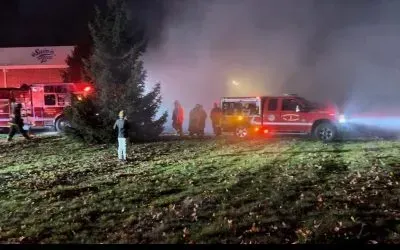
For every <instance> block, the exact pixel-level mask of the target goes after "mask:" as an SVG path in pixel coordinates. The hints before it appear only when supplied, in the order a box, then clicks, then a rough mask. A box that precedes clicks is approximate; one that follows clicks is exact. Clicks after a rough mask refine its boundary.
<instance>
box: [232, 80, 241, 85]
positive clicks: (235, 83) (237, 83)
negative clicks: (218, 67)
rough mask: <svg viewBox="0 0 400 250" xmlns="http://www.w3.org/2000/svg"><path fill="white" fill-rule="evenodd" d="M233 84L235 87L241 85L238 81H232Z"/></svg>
mask: <svg viewBox="0 0 400 250" xmlns="http://www.w3.org/2000/svg"><path fill="white" fill-rule="evenodd" d="M232 84H233V85H235V86H239V84H240V83H239V82H237V81H232Z"/></svg>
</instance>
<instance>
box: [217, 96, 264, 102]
mask: <svg viewBox="0 0 400 250" xmlns="http://www.w3.org/2000/svg"><path fill="white" fill-rule="evenodd" d="M221 101H222V102H258V101H260V98H259V97H241V98H240V97H224V98H221Z"/></svg>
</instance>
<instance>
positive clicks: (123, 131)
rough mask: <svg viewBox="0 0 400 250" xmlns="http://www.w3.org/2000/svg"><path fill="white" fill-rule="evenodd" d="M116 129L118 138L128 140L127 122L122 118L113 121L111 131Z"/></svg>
mask: <svg viewBox="0 0 400 250" xmlns="http://www.w3.org/2000/svg"><path fill="white" fill-rule="evenodd" d="M116 128H117V129H118V138H128V129H129V125H128V121H127V120H126V119H123V118H119V119H117V120H116V121H115V123H114V127H113V129H116Z"/></svg>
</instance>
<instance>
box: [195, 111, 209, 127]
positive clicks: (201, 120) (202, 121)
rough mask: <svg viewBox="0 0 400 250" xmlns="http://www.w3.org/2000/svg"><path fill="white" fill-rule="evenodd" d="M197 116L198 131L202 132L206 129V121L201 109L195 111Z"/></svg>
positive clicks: (204, 113) (205, 114) (205, 115)
mask: <svg viewBox="0 0 400 250" xmlns="http://www.w3.org/2000/svg"><path fill="white" fill-rule="evenodd" d="M197 115H198V117H199V118H198V122H199V123H198V124H199V125H198V126H199V127H198V128H199V129H200V130H204V128H205V127H206V119H207V113H206V111H205V110H204V109H203V108H199V109H198V111H197Z"/></svg>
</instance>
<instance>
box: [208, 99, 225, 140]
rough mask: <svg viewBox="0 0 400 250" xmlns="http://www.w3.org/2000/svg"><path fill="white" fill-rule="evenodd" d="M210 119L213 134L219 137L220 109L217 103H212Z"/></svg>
mask: <svg viewBox="0 0 400 250" xmlns="http://www.w3.org/2000/svg"><path fill="white" fill-rule="evenodd" d="M210 118H211V123H212V127H213V131H214V134H215V135H216V136H218V135H221V132H222V131H221V122H222V109H221V108H220V107H218V104H217V103H214V108H213V109H212V110H211V112H210Z"/></svg>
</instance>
